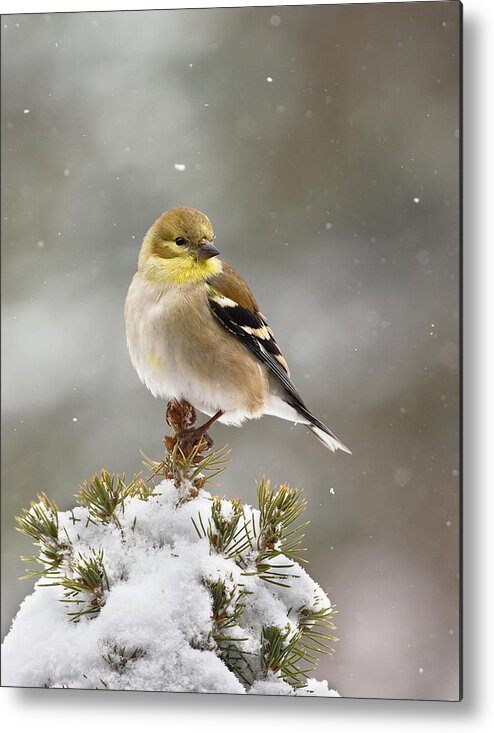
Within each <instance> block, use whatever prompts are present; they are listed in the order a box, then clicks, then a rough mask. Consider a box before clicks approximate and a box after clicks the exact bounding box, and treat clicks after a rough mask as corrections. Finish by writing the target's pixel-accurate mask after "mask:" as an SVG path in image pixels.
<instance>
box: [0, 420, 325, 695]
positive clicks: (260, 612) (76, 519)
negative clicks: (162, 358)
mask: <svg viewBox="0 0 494 733" xmlns="http://www.w3.org/2000/svg"><path fill="white" fill-rule="evenodd" d="M185 417H186V418H187V422H188V424H193V422H194V420H193V419H192V418H194V419H195V416H194V415H192V414H188V415H186V416H185ZM168 418H169V422H171V424H172V426H173V427H174V428H175V430H176V433H177V435H176V436H175V437H170V436H168V437H167V438H166V439H165V445H166V448H167V452H166V456H165V458H164V460H163V461H160V462H155V461H150V460H149V459H147V462H148V465H149V466H150V467H151V468H152V473H153V478H152V479H149V480H148V481H147V482H145V481H143V480H142V479H141V478H140V477H135V478H134V479H133V480H132V481H131V482H129V483H127V482H126V481H125V477H124V476H122V475H116V476H115V475H110V474H109V473H108V472H107V471H102V472H101V473H100V474H97V475H95V476H93V477H92V478H91V480H90V481H86V482H84V484H83V485H82V486H81V487H80V489H79V492H78V494H77V495H76V499H77V506H75V507H74V508H73V509H71V510H70V511H65V512H61V511H60V510H59V509H58V507H57V505H56V504H55V502H54V501H52V500H50V499H48V498H47V497H46V496H45V495H44V494H40V495H39V496H38V501H37V502H33V503H32V504H31V506H30V507H29V508H28V509H25V510H24V511H23V512H22V514H21V516H19V517H17V523H18V529H19V530H20V531H21V532H23V533H24V534H26V535H27V536H29V537H30V538H31V539H32V540H33V541H34V543H35V545H37V546H38V548H39V552H38V554H37V555H34V556H32V557H27V558H24V559H25V560H27V561H29V562H30V563H34V564H35V565H36V566H37V567H36V568H35V569H31V570H30V571H29V576H30V577H31V576H32V577H36V578H38V580H37V582H36V585H35V589H34V592H33V593H32V594H31V595H30V596H28V597H27V598H26V599H25V600H24V601H23V603H22V604H21V608H20V610H19V612H18V614H17V616H16V618H15V619H14V622H13V624H12V628H11V630H10V632H9V634H8V635H7V637H6V639H5V641H4V644H3V654H2V674H3V684H4V685H12V686H15V685H17V686H31V687H70V688H92V689H96V688H99V689H105V688H106V689H114V690H167V691H188V692H192V691H194V692H222V693H255V694H282V695H322V696H337V695H338V693H336V692H335V691H334V690H331V689H329V688H328V684H327V683H326V682H318V681H316V680H315V679H313V678H312V677H311V675H312V673H313V672H314V670H315V668H316V666H317V663H318V660H319V658H320V656H321V655H323V654H327V653H331V652H332V644H333V642H335V641H336V638H335V637H334V635H333V631H334V625H333V622H332V617H333V614H334V609H333V607H332V605H331V603H330V601H329V599H328V598H327V596H326V594H325V593H324V592H323V590H322V589H321V588H320V586H319V585H318V584H317V583H316V582H314V581H313V580H312V579H311V578H310V576H309V575H308V574H307V572H306V571H305V570H304V569H303V567H302V565H301V563H302V562H304V558H303V548H302V547H301V542H302V538H303V533H302V530H303V529H304V528H305V526H306V524H307V523H306V522H300V517H301V515H302V514H303V512H304V510H305V505H306V502H305V500H304V499H303V496H302V492H301V491H300V490H298V489H291V488H290V487H289V486H287V485H286V484H282V485H281V486H280V487H279V488H276V487H271V485H270V483H269V481H266V480H263V481H261V482H260V483H259V485H258V487H257V500H258V506H257V507H255V508H254V507H251V506H249V505H247V504H242V502H241V501H240V500H239V499H232V500H230V499H225V498H220V497H217V496H212V495H211V494H210V493H209V492H208V491H207V490H206V489H205V488H204V487H205V483H206V481H207V480H208V477H211V476H212V475H216V474H217V473H218V472H219V471H220V470H221V469H222V468H223V467H224V465H225V460H226V450H224V449H222V450H220V451H213V452H208V451H209V449H210V447H211V441H210V439H209V437H208V436H204V437H202V438H201V439H200V441H199V443H198V444H190V443H189V444H186V445H183V444H182V443H181V442H180V440H179V437H178V436H179V430H178V429H177V428H180V420H182V421H183V419H184V415H183V414H182V415H181V416H180V415H179V416H178V418H177V415H176V414H175V415H174V416H171V419H170V414H168ZM174 419H175V423H174V422H173V420H174ZM191 421H192V422H191Z"/></svg>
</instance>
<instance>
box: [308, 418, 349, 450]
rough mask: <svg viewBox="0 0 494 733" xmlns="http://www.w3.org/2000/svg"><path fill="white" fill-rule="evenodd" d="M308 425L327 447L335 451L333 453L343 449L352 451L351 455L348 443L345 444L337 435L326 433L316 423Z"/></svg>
mask: <svg viewBox="0 0 494 733" xmlns="http://www.w3.org/2000/svg"><path fill="white" fill-rule="evenodd" d="M307 427H308V428H309V430H310V431H311V433H314V435H315V436H316V438H317V439H318V440H320V441H321V443H322V444H323V445H325V446H326V448H329V450H331V451H333V453H334V452H335V451H337V450H342V451H343V452H344V453H350V455H351V454H352V451H351V450H350V448H347V447H346V445H344V444H343V443H342V442H341V440H338V438H337V437H336V436H335V435H330V434H329V433H325V432H324V430H321V429H320V428H316V427H315V426H314V425H307Z"/></svg>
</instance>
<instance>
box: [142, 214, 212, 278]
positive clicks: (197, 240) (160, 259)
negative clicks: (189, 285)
mask: <svg viewBox="0 0 494 733" xmlns="http://www.w3.org/2000/svg"><path fill="white" fill-rule="evenodd" d="M213 242H214V233H213V227H212V225H211V222H210V221H209V219H208V217H207V216H206V215H205V214H202V213H201V212H200V211H197V210H196V209H190V208H187V207H185V206H181V207H179V208H176V209H170V210H169V211H166V212H165V213H164V214H162V215H161V216H160V217H159V218H158V219H156V221H155V222H154V224H153V225H152V227H151V228H150V230H149V231H148V233H147V234H146V237H145V238H144V242H143V245H142V248H141V252H140V255H139V269H144V270H147V271H149V272H151V273H154V274H155V275H159V274H161V275H162V276H163V278H161V277H160V278H159V279H164V278H166V276H167V274H168V275H169V276H170V278H171V279H173V278H176V279H177V281H178V284H179V283H182V282H193V281H194V280H198V279H203V278H205V277H209V276H210V275H212V274H215V273H216V272H218V271H219V269H220V268H221V263H220V262H219V260H217V259H216V258H217V255H219V251H218V250H217V249H216V247H215V246H214V244H213Z"/></svg>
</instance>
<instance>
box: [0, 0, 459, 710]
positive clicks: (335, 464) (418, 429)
mask: <svg viewBox="0 0 494 733" xmlns="http://www.w3.org/2000/svg"><path fill="white" fill-rule="evenodd" d="M458 30H459V29H458V5H457V4H456V3H453V2H452V3H403V4H402V3H400V4H392V5H375V6H354V7H351V6H346V7H345V6H343V7H342V6H340V7H330V6H328V7H312V8H308V7H304V8H296V7H293V8H272V9H269V8H265V9H262V8H254V9H252V8H245V9H233V10H228V9H223V10H221V9H219V10H207V11H166V12H145V13H144V12H140V13H132V12H128V13H100V14H77V15H76V14H74V15H71V14H61V15H51V16H50V15H31V16H17V17H16V16H10V17H4V18H3V20H2V76H3V79H2V88H3V97H2V136H3V156H2V174H3V177H2V178H3V192H2V195H3V201H2V216H3V221H2V296H3V309H2V347H3V349H2V409H3V420H2V500H3V512H2V530H3V531H2V542H3V563H4V570H3V582H4V592H3V594H2V604H3V605H2V610H3V620H2V634H5V633H6V632H7V630H8V628H9V624H10V621H11V618H12V616H13V614H14V613H15V612H16V609H17V607H18V604H19V601H20V600H21V599H22V598H23V597H24V596H25V595H26V594H27V593H28V592H29V591H30V588H31V586H32V583H31V584H30V583H28V582H23V583H19V582H18V581H17V580H16V578H17V577H18V576H19V575H21V574H22V572H23V568H24V564H23V563H21V562H20V561H19V560H18V559H17V558H18V555H19V554H21V553H23V554H26V553H29V550H30V548H29V543H28V542H27V541H26V540H25V539H24V538H23V537H21V536H20V535H18V534H17V533H15V532H14V529H13V526H14V522H13V515H14V514H16V513H18V511H19V509H20V507H21V506H24V505H26V504H27V503H28V502H29V500H30V499H31V498H34V495H35V493H36V491H38V490H45V491H46V492H47V493H48V494H50V495H52V496H54V497H55V498H56V500H57V502H58V504H59V506H60V507H61V508H67V507H69V506H72V504H73V493H74V492H75V491H76V490H77V487H78V484H79V483H80V482H81V481H82V480H83V479H86V478H88V477H89V476H90V475H91V474H92V473H94V471H95V470H97V469H99V468H100V467H101V466H104V467H105V468H107V469H108V470H110V471H117V470H125V471H126V472H127V473H128V474H132V473H133V472H134V471H136V470H139V468H140V458H139V448H142V449H143V450H144V451H145V452H146V453H147V454H148V455H153V456H156V455H158V454H159V452H160V448H161V446H160V438H161V435H162V433H163V409H164V407H162V406H161V405H160V404H159V403H158V402H157V401H155V400H153V398H152V397H151V396H150V395H149V394H148V393H147V392H146V390H145V388H144V387H143V386H142V385H141V384H140V383H139V381H138V378H137V376H136V375H135V373H134V371H133V369H132V367H131V365H130V362H129V359H128V356H127V353H126V346H125V337H124V329H123V317H122V308H123V300H124V297H125V293H126V290H127V287H128V283H129V281H130V278H131V276H132V274H133V272H134V269H135V262H136V258H137V252H138V247H139V244H140V240H141V238H142V236H143V234H144V233H145V231H146V229H147V228H148V226H149V225H150V223H151V222H152V221H153V220H154V218H155V217H156V216H157V215H158V214H159V213H161V211H163V210H165V209H166V208H169V207H170V206H174V205H179V204H186V205H191V206H195V207H197V208H199V209H202V210H204V211H205V212H206V213H207V214H208V215H209V217H210V218H211V220H212V222H213V224H214V227H215V231H216V234H217V243H218V246H219V248H220V249H221V251H222V254H223V255H224V257H225V259H227V260H229V261H230V262H231V263H232V264H234V265H236V266H237V267H238V268H239V269H240V270H241V272H242V273H243V274H244V275H245V276H246V277H247V279H248V281H249V282H250V284H251V285H252V286H253V289H254V290H255V292H256V295H257V296H258V300H259V302H260V304H261V307H262V309H263V311H264V312H265V313H266V315H267V316H268V318H269V321H270V323H271V325H272V326H273V328H274V330H275V333H276V335H277V338H278V341H279V342H280V344H281V345H282V347H283V348H284V351H285V355H286V356H287V359H288V361H289V363H290V364H291V367H292V375H293V378H294V381H295V383H296V385H297V386H298V387H299V389H300V391H301V392H302V393H303V395H304V396H305V398H306V401H307V403H308V405H309V406H310V407H313V408H314V410H315V411H316V412H317V414H318V416H319V417H320V418H321V419H323V420H324V421H326V422H327V423H328V424H329V425H330V427H331V428H332V429H334V431H335V432H336V433H337V434H338V435H339V436H340V437H341V438H342V440H344V441H345V442H346V443H347V444H348V445H349V446H350V447H351V448H352V450H353V453H354V455H353V456H352V457H349V456H345V455H342V454H337V455H336V456H334V455H331V454H328V452H326V451H324V450H323V449H322V447H321V446H320V445H319V443H317V441H315V440H314V439H313V438H312V436H309V435H305V434H304V431H303V430H302V429H300V428H299V429H297V430H294V429H291V426H290V425H289V424H287V423H284V422H281V421H277V420H275V419H274V418H264V419H263V420H262V421H261V422H253V423H251V424H249V425H247V426H246V427H244V428H242V430H235V429H233V428H226V427H223V426H218V427H217V428H215V431H214V436H215V438H216V440H217V445H220V444H221V443H222V442H226V441H228V442H230V444H231V445H232V447H233V453H234V460H233V462H232V464H231V467H230V468H229V470H228V472H227V473H226V474H225V476H224V478H223V483H224V487H225V492H226V493H227V494H228V495H229V496H234V495H238V496H240V497H241V498H242V499H243V500H244V501H252V499H253V496H254V480H255V479H256V478H259V476H260V475H261V474H262V473H264V472H265V473H266V474H268V475H269V476H270V477H271V478H272V480H273V481H275V482H280V481H282V480H284V479H286V480H289V481H290V482H291V483H292V484H294V485H300V486H304V487H305V489H306V492H307V496H308V499H309V510H308V513H309V517H310V518H311V520H312V524H311V527H310V528H309V532H308V538H307V542H308V547H309V556H310V559H311V565H310V566H309V570H310V573H311V575H312V577H313V578H314V579H315V580H317V581H318V582H319V583H320V584H321V585H322V587H323V588H324V589H325V590H326V591H327V592H328V594H329V595H330V597H331V599H332V601H333V602H334V603H336V605H337V606H338V608H339V614H338V616H337V617H336V623H337V626H338V635H339V636H340V637H341V642H340V643H339V644H338V645H337V649H336V654H335V655H334V657H333V658H332V659H327V660H325V661H323V663H322V665H321V668H320V672H319V673H318V675H317V676H318V677H319V678H327V679H328V680H330V681H331V684H332V685H333V686H334V687H336V688H337V689H338V690H339V692H340V693H341V694H342V695H344V696H361V697H371V696H383V697H419V698H454V697H456V696H457V694H458V643H459V640H458V570H459V568H458V469H459V466H458V460H459V457H458V353H459V352H458V316H459V314H458V308H459V304H458V142H459V141H458V134H459V133H458V127H459V117H458V104H459V100H458V62H459V44H458ZM316 408H317V409H316ZM331 489H333V492H331Z"/></svg>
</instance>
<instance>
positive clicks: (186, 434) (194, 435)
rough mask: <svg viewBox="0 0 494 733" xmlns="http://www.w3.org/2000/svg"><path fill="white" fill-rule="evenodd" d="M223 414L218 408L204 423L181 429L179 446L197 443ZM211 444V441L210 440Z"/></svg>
mask: <svg viewBox="0 0 494 733" xmlns="http://www.w3.org/2000/svg"><path fill="white" fill-rule="evenodd" d="M222 415H223V410H218V412H215V414H214V415H213V417H210V418H209V420H207V421H206V422H205V423H204V425H199V427H197V428H188V429H187V430H183V431H181V432H180V447H181V448H184V447H185V446H186V445H187V443H192V445H195V444H196V443H198V442H199V441H200V440H201V438H203V437H204V436H205V435H206V433H207V431H208V430H209V428H210V427H211V425H213V424H214V423H215V422H216V420H218V419H219V418H220V417H221V416H222ZM211 445H212V441H211Z"/></svg>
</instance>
